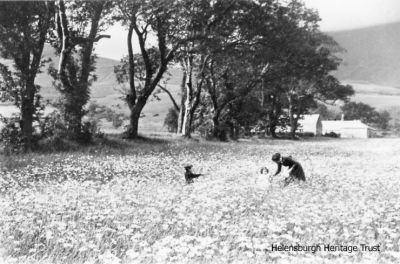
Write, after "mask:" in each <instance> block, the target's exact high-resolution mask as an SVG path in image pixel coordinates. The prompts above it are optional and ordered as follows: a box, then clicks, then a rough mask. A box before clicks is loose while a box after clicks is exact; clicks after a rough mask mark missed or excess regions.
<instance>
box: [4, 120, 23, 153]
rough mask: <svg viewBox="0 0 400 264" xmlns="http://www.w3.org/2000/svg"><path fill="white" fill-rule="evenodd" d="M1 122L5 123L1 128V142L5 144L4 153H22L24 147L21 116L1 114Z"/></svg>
mask: <svg viewBox="0 0 400 264" xmlns="http://www.w3.org/2000/svg"><path fill="white" fill-rule="evenodd" d="M0 122H2V123H3V124H4V126H3V127H2V128H1V130H0V142H1V143H2V144H3V151H4V153H5V154H6V155H11V154H14V153H20V152H21V151H22V150H23V147H24V140H23V136H22V131H21V126H20V122H21V120H20V117H19V116H12V117H10V118H6V117H2V116H0Z"/></svg>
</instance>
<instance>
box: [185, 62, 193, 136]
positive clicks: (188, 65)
mask: <svg viewBox="0 0 400 264" xmlns="http://www.w3.org/2000/svg"><path fill="white" fill-rule="evenodd" d="M184 68H185V69H184V70H185V88H186V89H185V90H186V98H185V111H184V116H183V122H182V135H183V136H184V137H187V138H190V137H191V127H192V118H193V115H192V112H193V111H192V107H193V83H192V71H193V58H192V57H191V56H190V57H188V58H187V59H186V61H185V63H184Z"/></svg>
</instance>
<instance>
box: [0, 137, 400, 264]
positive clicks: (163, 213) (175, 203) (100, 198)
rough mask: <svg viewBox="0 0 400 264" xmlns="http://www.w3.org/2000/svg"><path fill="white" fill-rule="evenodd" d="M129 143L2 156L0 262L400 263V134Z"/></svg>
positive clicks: (0, 175) (102, 263) (118, 263)
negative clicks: (189, 172) (289, 177)
mask: <svg viewBox="0 0 400 264" xmlns="http://www.w3.org/2000/svg"><path fill="white" fill-rule="evenodd" d="M130 144H131V145H129V147H128V148H125V149H124V150H122V149H121V150H119V149H116V148H115V149H111V148H110V149H108V150H107V149H106V150H104V149H99V150H96V148H94V149H91V151H81V152H79V151H78V152H70V153H56V154H36V155H33V154H31V155H27V156H17V157H12V160H11V161H10V160H9V161H8V163H7V164H6V162H3V163H2V169H1V171H0V208H1V210H0V263H46V264H47V263H85V264H92V263H93V264H123V263H400V250H399V249H400V172H399V171H400V139H368V140H343V139H342V140H339V139H335V140H313V141H296V142H294V141H283V140H282V141H270V140H259V141H249V142H238V143H217V142H184V141H173V140H170V141H165V142H141V143H130ZM275 152H280V153H282V154H283V155H292V156H293V157H294V158H295V159H297V160H298V161H299V162H300V163H301V164H302V165H303V167H304V170H305V172H306V177H307V182H305V183H293V184H291V185H289V186H287V187H282V180H283V178H284V177H285V169H284V170H283V173H282V175H279V176H276V177H275V178H273V180H272V181H269V177H268V175H262V174H260V173H259V169H260V168H261V167H263V166H266V167H268V169H269V170H270V171H272V172H274V171H275V169H276V166H275V165H274V164H273V163H272V162H271V160H270V159H271V155H272V154H273V153H275ZM10 164H12V165H10ZM186 164H192V165H193V171H194V172H196V173H203V174H204V176H202V177H200V178H198V179H196V180H195V182H194V183H193V184H190V185H187V184H185V181H184V176H183V173H184V169H183V166H184V165H186ZM361 244H365V245H369V246H376V245H379V249H380V251H379V252H376V251H362V250H361V246H360V245H361ZM273 245H287V246H290V245H300V246H316V245H321V248H322V250H317V251H316V252H314V253H313V252H310V251H276V250H272V246H273ZM324 245H333V246H337V247H339V246H342V247H350V246H356V247H358V249H359V250H358V251H356V252H351V253H350V252H346V251H339V250H336V251H328V250H324Z"/></svg>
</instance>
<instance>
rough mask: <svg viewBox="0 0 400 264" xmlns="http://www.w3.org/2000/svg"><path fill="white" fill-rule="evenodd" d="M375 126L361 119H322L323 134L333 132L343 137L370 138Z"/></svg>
mask: <svg viewBox="0 0 400 264" xmlns="http://www.w3.org/2000/svg"><path fill="white" fill-rule="evenodd" d="M372 130H374V129H373V128H371V127H369V126H367V125H366V124H364V123H362V122H361V121H360V120H333V121H331V120H329V121H322V134H323V135H325V134H329V133H331V132H333V133H336V134H340V137H341V138H369V137H371V134H372Z"/></svg>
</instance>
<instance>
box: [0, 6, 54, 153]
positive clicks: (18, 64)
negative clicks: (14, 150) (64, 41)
mask: <svg viewBox="0 0 400 264" xmlns="http://www.w3.org/2000/svg"><path fill="white" fill-rule="evenodd" d="M53 10H54V9H53V3H52V2H48V1H18V2H8V1H7V2H0V55H1V56H2V57H3V58H9V59H12V61H13V69H12V71H13V72H14V77H15V80H16V82H14V83H13V85H9V86H8V89H7V90H6V92H7V93H11V97H12V99H13V101H14V102H15V104H16V106H17V107H18V108H19V109H20V110H21V130H22V136H23V143H24V147H25V150H26V151H30V150H31V149H32V133H33V126H32V122H33V119H34V116H35V105H36V104H37V103H38V101H37V100H38V98H39V97H38V91H39V86H38V85H36V84H35V78H36V76H37V74H38V73H39V71H40V67H41V66H42V63H41V62H42V52H43V47H44V44H45V42H46V39H47V33H48V30H49V27H50V24H51V19H52V17H53ZM5 72H6V70H4V67H3V73H5ZM3 92H5V91H3Z"/></svg>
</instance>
